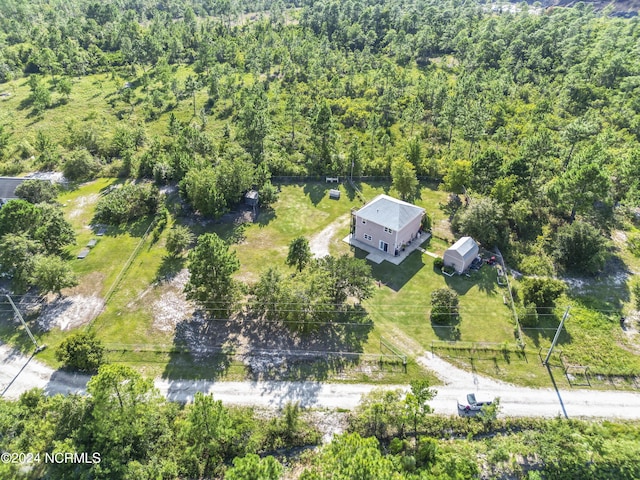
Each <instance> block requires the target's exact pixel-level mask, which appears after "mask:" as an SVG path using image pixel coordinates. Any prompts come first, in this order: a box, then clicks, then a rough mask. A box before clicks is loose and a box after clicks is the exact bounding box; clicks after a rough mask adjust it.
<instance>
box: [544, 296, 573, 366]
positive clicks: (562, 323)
mask: <svg viewBox="0 0 640 480" xmlns="http://www.w3.org/2000/svg"><path fill="white" fill-rule="evenodd" d="M570 309H571V307H570V306H569V307H567V309H566V310H565V312H564V315H563V316H562V320H561V321H560V325H558V330H556V335H555V337H553V342H551V347H550V348H549V352H548V353H547V358H545V359H544V362H542V364H543V365H545V366H548V364H549V357H551V352H553V347H555V346H556V342H557V341H558V337H559V336H560V331H561V330H562V326H563V325H564V321H565V320H566V319H567V318H568V317H569V310H570Z"/></svg>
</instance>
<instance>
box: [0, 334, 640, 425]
mask: <svg viewBox="0 0 640 480" xmlns="http://www.w3.org/2000/svg"><path fill="white" fill-rule="evenodd" d="M418 361H419V362H421V363H423V364H424V365H425V366H427V367H428V368H430V369H432V370H433V371H435V372H436V373H437V374H438V375H439V376H440V377H441V379H442V380H443V382H444V383H445V384H444V385H442V386H439V387H436V388H437V390H438V395H437V396H436V398H435V399H434V400H433V401H432V402H430V403H431V405H432V406H433V408H434V409H435V411H436V413H442V414H455V413H456V400H457V399H462V398H464V397H465V396H466V394H467V393H470V392H474V393H475V394H476V396H477V397H478V399H480V400H482V399H492V398H494V397H496V396H499V397H500V399H501V405H502V407H503V408H502V413H503V414H504V415H509V416H541V417H555V416H563V417H564V416H567V417H569V418H578V417H585V418H586V417H590V418H620V419H640V408H639V407H640V393H632V392H616V391H595V390H582V389H581V390H578V389H576V390H559V391H556V390H553V389H533V388H525V387H517V386H514V385H510V384H506V383H502V382H498V381H495V380H492V379H489V378H486V377H483V376H480V375H474V374H473V373H469V372H466V371H463V370H460V369H458V368H455V367H453V366H452V365H450V364H448V363H446V362H444V361H443V360H441V359H440V358H438V357H435V356H433V355H431V354H426V356H423V357H420V358H419V359H418ZM88 379H89V377H88V376H85V375H73V374H68V373H65V372H60V371H54V370H53V369H51V368H49V367H47V366H45V365H43V364H41V363H39V362H38V361H37V360H36V359H35V358H29V357H25V356H24V355H21V354H19V353H16V352H15V351H13V350H12V349H11V348H9V347H7V346H6V345H0V395H1V396H3V397H4V398H12V399H15V398H17V397H19V396H20V394H21V393H22V392H24V391H26V390H29V389H30V388H33V387H40V388H43V389H44V390H45V391H46V392H47V393H48V394H56V393H65V394H66V393H84V391H85V387H86V383H87V381H88ZM155 384H156V387H158V389H159V390H160V391H161V392H162V393H163V394H164V395H166V396H167V398H169V399H170V400H174V401H180V402H188V401H191V400H192V399H193V397H194V395H195V393H196V392H198V391H202V392H206V393H211V394H213V396H214V397H215V398H216V399H218V400H222V401H223V402H225V403H229V404H236V405H254V406H262V407H280V406H282V405H284V404H285V403H287V402H289V401H294V402H296V401H297V402H300V404H301V406H304V407H324V408H353V407H355V406H356V405H357V404H358V402H359V401H360V398H361V397H362V395H363V394H365V393H368V392H370V391H371V390H372V389H374V388H377V386H375V385H366V384H329V383H319V382H251V381H246V382H212V381H207V380H166V379H157V380H156V381H155ZM387 388H395V387H387Z"/></svg>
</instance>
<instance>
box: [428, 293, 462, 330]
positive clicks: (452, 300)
mask: <svg viewBox="0 0 640 480" xmlns="http://www.w3.org/2000/svg"><path fill="white" fill-rule="evenodd" d="M457 317H458V294H457V293H456V292H454V291H453V290H451V289H450V288H439V289H437V290H434V291H433V292H431V321H432V322H434V323H441V324H443V323H450V322H451V321H452V320H455V319H456V318H457Z"/></svg>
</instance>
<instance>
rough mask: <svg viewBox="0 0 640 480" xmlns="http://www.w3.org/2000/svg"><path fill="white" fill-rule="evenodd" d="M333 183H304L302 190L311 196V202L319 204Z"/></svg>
mask: <svg viewBox="0 0 640 480" xmlns="http://www.w3.org/2000/svg"><path fill="white" fill-rule="evenodd" d="M330 185H332V184H324V183H319V182H307V183H305V184H304V186H303V189H302V191H303V192H304V193H305V195H307V196H308V197H309V199H310V200H311V203H313V205H314V206H317V205H318V204H319V203H320V201H321V200H322V199H323V198H324V197H325V196H326V194H327V192H328V191H329V190H330V189H331V188H332V187H331V186H330Z"/></svg>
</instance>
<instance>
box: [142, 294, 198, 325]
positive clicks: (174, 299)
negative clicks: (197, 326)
mask: <svg viewBox="0 0 640 480" xmlns="http://www.w3.org/2000/svg"><path fill="white" fill-rule="evenodd" d="M151 308H152V311H153V328H155V329H156V330H160V331H161V332H173V331H174V330H175V329H176V325H177V324H178V323H179V322H182V321H184V320H186V319H188V318H189V317H192V316H193V314H194V311H195V309H194V308H193V306H192V305H191V304H190V303H189V302H188V301H187V300H186V299H185V298H184V295H183V294H178V293H176V292H174V291H169V292H166V293H164V294H163V295H162V297H161V298H160V299H159V300H157V301H155V302H154V303H153V305H152V307H151Z"/></svg>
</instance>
